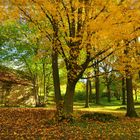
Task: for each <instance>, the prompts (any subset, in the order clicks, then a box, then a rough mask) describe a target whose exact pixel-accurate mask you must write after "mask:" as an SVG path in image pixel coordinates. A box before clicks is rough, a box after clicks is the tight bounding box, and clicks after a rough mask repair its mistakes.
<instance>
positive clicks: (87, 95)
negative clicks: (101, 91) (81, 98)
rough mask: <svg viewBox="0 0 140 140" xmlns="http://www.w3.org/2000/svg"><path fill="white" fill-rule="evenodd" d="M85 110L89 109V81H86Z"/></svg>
mask: <svg viewBox="0 0 140 140" xmlns="http://www.w3.org/2000/svg"><path fill="white" fill-rule="evenodd" d="M85 101H86V102H85V108H88V107H89V79H87V81H86V100H85Z"/></svg>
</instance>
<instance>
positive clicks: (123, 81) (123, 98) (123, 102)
mask: <svg viewBox="0 0 140 140" xmlns="http://www.w3.org/2000/svg"><path fill="white" fill-rule="evenodd" d="M125 104H126V101H125V79H124V77H123V78H122V105H125Z"/></svg>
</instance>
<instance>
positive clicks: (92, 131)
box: [0, 108, 140, 140]
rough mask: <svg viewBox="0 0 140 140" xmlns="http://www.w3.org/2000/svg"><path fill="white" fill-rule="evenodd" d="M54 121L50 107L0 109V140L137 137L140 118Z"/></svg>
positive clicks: (126, 139) (139, 136)
mask: <svg viewBox="0 0 140 140" xmlns="http://www.w3.org/2000/svg"><path fill="white" fill-rule="evenodd" d="M81 113H83V112H79V113H77V115H76V116H77V119H76V120H75V121H74V122H73V123H67V122H63V123H54V121H52V117H53V115H54V111H53V110H46V109H27V108H26V109H23V108H0V140H94V139H95V140H140V119H139V118H137V119H130V118H125V117H121V116H120V117H119V119H118V120H116V121H113V122H99V121H95V120H86V119H85V120H83V119H80V116H79V115H80V114H81Z"/></svg>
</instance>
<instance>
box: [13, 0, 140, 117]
mask: <svg viewBox="0 0 140 140" xmlns="http://www.w3.org/2000/svg"><path fill="white" fill-rule="evenodd" d="M12 1H13V5H14V7H15V8H16V9H17V13H18V12H20V14H22V16H24V17H25V18H26V20H27V21H29V22H30V23H31V26H35V27H37V28H38V30H39V31H40V34H41V35H42V36H46V37H47V38H49V39H50V42H51V43H52V45H51V46H52V50H53V54H55V53H59V54H60V55H61V57H62V58H63V60H64V62H65V65H66V69H67V87H66V93H65V96H64V106H63V107H64V112H65V113H66V114H68V115H70V114H71V113H72V112H73V96H74V91H75V86H76V83H77V81H78V80H79V79H80V78H81V76H82V74H83V73H84V71H85V69H86V68H87V67H90V66H93V64H92V62H93V60H95V59H97V58H99V62H100V61H102V59H105V58H106V57H108V56H109V55H111V54H112V53H113V52H115V51H117V50H119V49H120V48H121V46H120V42H121V41H122V40H123V39H126V38H132V36H138V33H136V32H133V33H131V29H132V26H133V27H134V28H135V30H138V27H139V26H138V25H139V24H138V21H139V20H138V19H139V12H138V8H139V7H138V6H136V5H138V4H139V2H133V1H131V0H130V1H129V0H124V1H119V2H118V1H117V0H116V1H114V0H106V1H99V0H94V1H92V0H88V1H85V0H61V1H58V0H48V1H45V0H26V1H17V0H16V1H15V0H12ZM131 25H132V26H131ZM102 54H104V58H101V59H100V55H102ZM55 56H57V54H55ZM56 64H57V63H56ZM57 74H58V72H57ZM58 93H60V92H58ZM59 95H60V94H59ZM60 97H61V96H60ZM60 99H61V98H60ZM58 100H59V99H58Z"/></svg>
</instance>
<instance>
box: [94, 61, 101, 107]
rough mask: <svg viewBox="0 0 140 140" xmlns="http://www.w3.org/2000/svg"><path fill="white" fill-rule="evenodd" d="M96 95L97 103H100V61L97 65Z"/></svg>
mask: <svg viewBox="0 0 140 140" xmlns="http://www.w3.org/2000/svg"><path fill="white" fill-rule="evenodd" d="M95 95H96V104H99V103H100V81H99V65H98V61H97V62H96V65H95Z"/></svg>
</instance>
